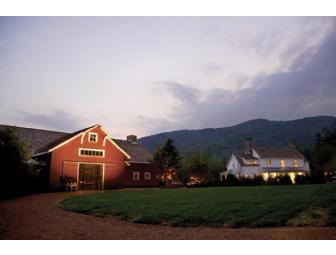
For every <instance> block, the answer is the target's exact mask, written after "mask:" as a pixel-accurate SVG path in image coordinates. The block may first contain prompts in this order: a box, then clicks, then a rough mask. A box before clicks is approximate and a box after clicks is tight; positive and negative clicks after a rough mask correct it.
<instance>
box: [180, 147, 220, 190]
mask: <svg viewBox="0 0 336 255" xmlns="http://www.w3.org/2000/svg"><path fill="white" fill-rule="evenodd" d="M223 169H224V167H223V164H222V161H221V160H219V159H218V158H217V157H216V156H214V155H213V154H212V153H211V152H203V153H200V152H193V153H188V154H187V155H186V156H185V157H184V158H183V161H182V168H181V170H180V171H179V172H180V174H179V175H178V177H180V178H181V179H180V180H181V182H183V183H184V184H187V183H189V184H192V185H197V184H202V185H205V184H216V183H219V182H220V173H221V172H222V171H223Z"/></svg>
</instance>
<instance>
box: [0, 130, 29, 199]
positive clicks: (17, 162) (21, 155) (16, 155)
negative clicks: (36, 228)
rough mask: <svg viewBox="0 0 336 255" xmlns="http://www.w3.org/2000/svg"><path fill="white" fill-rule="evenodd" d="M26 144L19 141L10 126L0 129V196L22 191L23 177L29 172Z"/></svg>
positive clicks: (17, 193)
mask: <svg viewBox="0 0 336 255" xmlns="http://www.w3.org/2000/svg"><path fill="white" fill-rule="evenodd" d="M28 159H29V154H28V150H27V146H26V145H25V144H23V143H21V142H20V140H19V136H18V134H17V133H16V132H15V131H14V130H13V129H12V128H4V129H1V130H0V162H1V170H2V171H1V175H0V176H1V177H0V178H1V185H0V196H1V197H9V196H16V195H20V194H22V193H23V192H24V187H25V182H24V181H25V179H26V177H27V175H28V174H29V166H28V164H27V163H26V162H27V160H28Z"/></svg>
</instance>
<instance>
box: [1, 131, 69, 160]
mask: <svg viewBox="0 0 336 255" xmlns="http://www.w3.org/2000/svg"><path fill="white" fill-rule="evenodd" d="M5 128H13V129H14V130H15V131H16V132H17V134H18V135H19V139H20V140H21V141H22V142H24V143H26V144H27V146H28V149H29V150H30V152H31V153H32V154H37V153H41V152H44V151H46V149H47V147H48V146H49V145H50V144H51V143H54V142H55V141H59V142H61V141H64V140H65V139H67V137H68V136H69V135H70V134H69V133H65V132H58V131H51V130H44V129H36V128H26V127H17V126H8V125H0V129H5ZM63 139H64V140H63Z"/></svg>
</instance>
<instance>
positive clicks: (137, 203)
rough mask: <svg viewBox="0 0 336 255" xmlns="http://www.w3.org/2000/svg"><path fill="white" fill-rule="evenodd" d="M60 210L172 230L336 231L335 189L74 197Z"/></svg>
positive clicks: (313, 187) (214, 190)
mask: <svg viewBox="0 0 336 255" xmlns="http://www.w3.org/2000/svg"><path fill="white" fill-rule="evenodd" d="M60 207H61V208H63V209H65V210H69V211H74V212H79V213H85V214H90V215H95V216H109V215H114V216H119V217H120V218H122V219H126V220H130V221H133V222H137V223H154V224H168V225H172V226H198V225H207V226H215V227H218V226H226V227H266V226H286V225H289V226H290V225H295V226H325V225H336V185H333V184H331V185H323V184H322V185H291V186H254V187H215V188H188V189H187V188H181V189H147V190H120V191H106V192H102V193H96V194H90V195H84V196H73V197H69V198H66V199H65V200H63V201H61V202H60Z"/></svg>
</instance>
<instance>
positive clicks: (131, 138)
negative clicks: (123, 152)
mask: <svg viewBox="0 0 336 255" xmlns="http://www.w3.org/2000/svg"><path fill="white" fill-rule="evenodd" d="M126 140H127V141H128V142H131V143H137V141H138V139H137V136H136V135H128V136H127V137H126Z"/></svg>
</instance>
